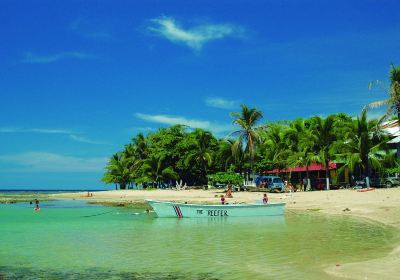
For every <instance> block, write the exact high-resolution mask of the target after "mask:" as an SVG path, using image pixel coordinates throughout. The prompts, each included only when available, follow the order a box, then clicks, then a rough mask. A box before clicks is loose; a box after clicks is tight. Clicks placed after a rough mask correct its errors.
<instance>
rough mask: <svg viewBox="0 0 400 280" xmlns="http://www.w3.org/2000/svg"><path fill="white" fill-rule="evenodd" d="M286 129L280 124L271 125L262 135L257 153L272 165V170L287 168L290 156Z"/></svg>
mask: <svg viewBox="0 0 400 280" xmlns="http://www.w3.org/2000/svg"><path fill="white" fill-rule="evenodd" d="M286 132H287V127H286V125H281V124H271V125H270V126H269V129H268V131H265V132H264V133H262V142H261V145H260V147H259V152H260V153H261V154H262V155H263V156H264V157H265V158H267V159H268V161H270V162H272V163H273V168H277V169H278V170H280V169H285V168H287V167H288V162H287V159H288V156H289V154H290V152H291V151H290V150H289V146H288V141H287V138H286V136H287V135H286Z"/></svg>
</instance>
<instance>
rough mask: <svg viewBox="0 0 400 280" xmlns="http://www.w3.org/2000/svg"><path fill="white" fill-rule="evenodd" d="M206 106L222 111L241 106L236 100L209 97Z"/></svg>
mask: <svg viewBox="0 0 400 280" xmlns="http://www.w3.org/2000/svg"><path fill="white" fill-rule="evenodd" d="M205 102H206V105H207V106H209V107H215V108H220V109H235V108H237V107H238V106H239V102H238V101H236V100H228V99H224V98H221V97H208V98H206V99H205Z"/></svg>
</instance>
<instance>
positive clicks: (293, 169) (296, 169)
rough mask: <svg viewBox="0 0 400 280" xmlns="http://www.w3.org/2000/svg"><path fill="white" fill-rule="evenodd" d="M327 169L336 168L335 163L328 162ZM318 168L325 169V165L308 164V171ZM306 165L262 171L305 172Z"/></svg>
mask: <svg viewBox="0 0 400 280" xmlns="http://www.w3.org/2000/svg"><path fill="white" fill-rule="evenodd" d="M329 169H336V163H333V162H331V163H329ZM318 170H325V167H324V166H322V164H319V163H312V164H310V165H309V166H308V171H318ZM305 171H306V167H305V166H296V167H291V168H288V169H274V170H268V171H264V173H279V172H285V173H287V172H305Z"/></svg>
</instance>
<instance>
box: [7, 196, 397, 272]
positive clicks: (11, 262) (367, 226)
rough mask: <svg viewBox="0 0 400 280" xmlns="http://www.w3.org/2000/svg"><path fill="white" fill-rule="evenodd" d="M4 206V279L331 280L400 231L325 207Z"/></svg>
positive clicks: (385, 247) (380, 251)
mask: <svg viewBox="0 0 400 280" xmlns="http://www.w3.org/2000/svg"><path fill="white" fill-rule="evenodd" d="M41 207H42V210H41V211H40V212H35V211H33V210H32V206H31V205H29V204H28V203H19V204H14V205H0V244H1V250H0V279H2V278H5V279H8V278H9V279H15V278H18V279H105V278H107V279H321V277H323V278H324V279H329V277H328V276H327V275H325V274H324V273H323V271H322V270H323V268H324V267H326V266H327V265H335V264H341V263H345V262H349V261H359V260H364V259H369V258H373V257H379V256H383V255H384V254H386V253H387V252H388V251H389V250H390V249H391V247H390V244H391V243H392V242H393V238H394V236H395V235H394V234H395V232H394V231H392V230H390V229H389V228H385V227H382V226H379V225H377V224H372V223H366V222H362V221H359V220H354V219H350V218H341V217H329V218H328V217H326V216H324V215H319V214H315V213H313V214H293V213H290V212H289V213H288V214H287V215H286V216H285V217H281V218H276V217H275V218H271V217H266V218H256V219H254V218H214V219H211V218H210V219H182V220H178V219H160V218H156V217H155V216H154V215H153V214H150V215H149V214H146V213H145V212H144V211H143V210H135V209H125V208H113V207H102V206H90V205H87V204H85V203H84V202H80V201H68V202H67V201H63V202H46V203H42V204H41Z"/></svg>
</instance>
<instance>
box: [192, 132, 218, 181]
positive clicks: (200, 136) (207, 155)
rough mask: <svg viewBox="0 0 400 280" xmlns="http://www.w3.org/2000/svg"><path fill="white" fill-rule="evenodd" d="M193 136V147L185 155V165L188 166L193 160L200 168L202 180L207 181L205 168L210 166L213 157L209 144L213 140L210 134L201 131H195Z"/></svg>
mask: <svg viewBox="0 0 400 280" xmlns="http://www.w3.org/2000/svg"><path fill="white" fill-rule="evenodd" d="M194 135H195V137H194V147H193V149H192V150H191V151H190V152H189V154H188V155H187V157H186V159H185V164H186V165H189V163H190V162H191V161H193V160H195V161H197V162H199V163H200V165H201V167H202V173H203V174H202V179H203V180H207V168H208V166H210V165H211V162H212V155H213V153H212V150H211V148H210V143H211V141H212V140H213V139H214V138H213V136H212V134H211V133H210V132H208V131H204V130H201V129H197V130H195V131H194Z"/></svg>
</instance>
